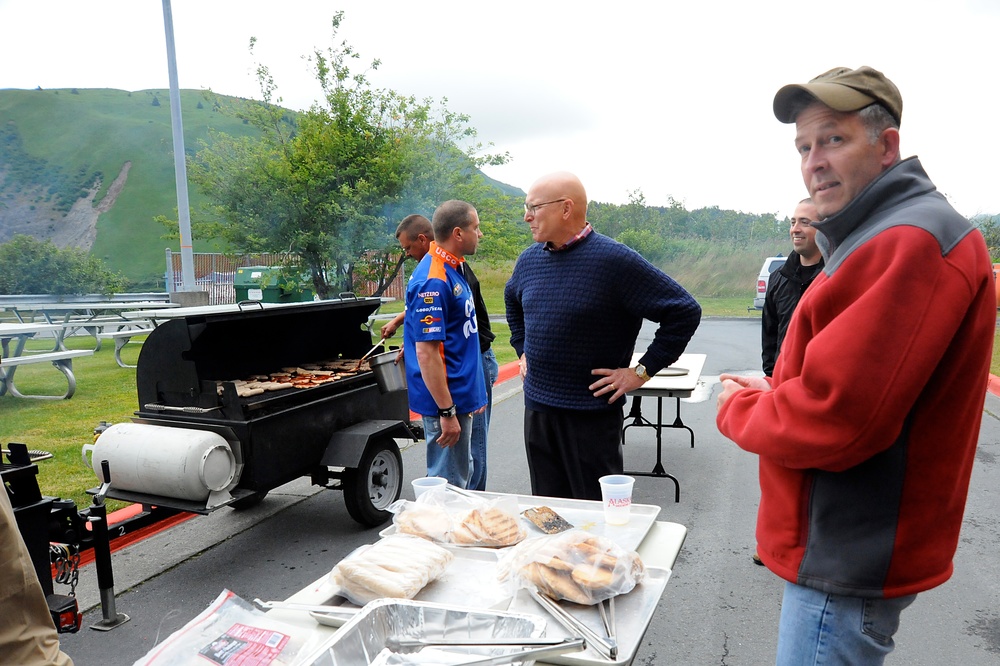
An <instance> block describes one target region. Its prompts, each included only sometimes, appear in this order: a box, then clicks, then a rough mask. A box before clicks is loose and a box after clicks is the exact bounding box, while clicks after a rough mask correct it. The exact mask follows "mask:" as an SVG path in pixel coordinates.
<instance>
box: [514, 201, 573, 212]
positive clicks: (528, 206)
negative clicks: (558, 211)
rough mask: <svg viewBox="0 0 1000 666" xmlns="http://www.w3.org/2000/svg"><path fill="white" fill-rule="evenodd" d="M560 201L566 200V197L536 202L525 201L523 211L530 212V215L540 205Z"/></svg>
mask: <svg viewBox="0 0 1000 666" xmlns="http://www.w3.org/2000/svg"><path fill="white" fill-rule="evenodd" d="M560 201H566V199H565V198H563V199H553V200H552V201H544V202H542V203H537V204H530V203H525V204H524V212H525V214H528V213H530V214H531V215H534V214H535V211H536V210H538V209H539V208H541V207H542V206H548V205H549V204H554V203H559V202H560Z"/></svg>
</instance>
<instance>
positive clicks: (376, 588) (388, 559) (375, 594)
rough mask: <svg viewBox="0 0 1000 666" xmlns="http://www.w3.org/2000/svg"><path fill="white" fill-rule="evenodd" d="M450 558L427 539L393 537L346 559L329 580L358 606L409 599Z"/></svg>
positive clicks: (449, 554) (332, 572) (435, 576)
mask: <svg viewBox="0 0 1000 666" xmlns="http://www.w3.org/2000/svg"><path fill="white" fill-rule="evenodd" d="M453 558H454V556H453V555H452V554H451V553H450V552H449V551H448V550H446V549H444V548H442V547H441V546H438V545H437V544H434V543H431V542H430V541H427V540H426V539H420V538H417V537H413V536H407V535H393V536H388V537H385V538H384V539H381V540H379V541H377V542H376V543H375V544H373V545H371V546H367V547H363V548H359V549H358V550H356V551H354V552H353V553H351V554H350V555H348V556H347V557H345V558H344V559H343V560H341V561H340V562H339V563H338V564H337V566H335V567H334V568H333V571H331V572H330V580H331V581H332V582H333V583H334V584H335V585H337V587H338V589H339V593H340V594H341V595H342V596H344V597H346V598H347V599H349V600H350V601H352V602H353V603H355V604H357V605H359V606H364V605H365V604H367V603H368V602H370V601H374V600H376V599H382V598H386V597H390V598H394V599H412V598H413V597H415V596H416V595H417V593H418V592H420V590H422V589H423V588H424V586H426V585H427V584H428V583H430V582H431V581H433V580H435V579H436V578H437V577H438V576H440V575H441V574H442V573H443V572H444V570H445V568H446V567H447V566H448V563H449V562H451V560H452V559H453Z"/></svg>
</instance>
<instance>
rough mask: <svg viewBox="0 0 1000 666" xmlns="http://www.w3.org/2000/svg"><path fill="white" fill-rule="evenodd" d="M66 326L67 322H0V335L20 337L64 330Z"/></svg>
mask: <svg viewBox="0 0 1000 666" xmlns="http://www.w3.org/2000/svg"><path fill="white" fill-rule="evenodd" d="M67 326H69V324H49V323H45V322H38V323H35V322H29V323H27V324H15V323H10V324H7V323H0V337H4V338H7V337H21V336H23V335H26V336H28V337H31V336H32V335H34V334H35V333H46V332H48V331H64V330H66V328H67Z"/></svg>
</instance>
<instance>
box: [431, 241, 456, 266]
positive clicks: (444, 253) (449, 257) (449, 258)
mask: <svg viewBox="0 0 1000 666" xmlns="http://www.w3.org/2000/svg"><path fill="white" fill-rule="evenodd" d="M431 247H433V248H434V254H435V255H436V256H438V257H441V258H442V259H444V260H445V261H446V262H448V263H449V264H451V267H452V268H456V269H457V268H458V265H459V263H461V262H460V261H459V259H458V257H456V256H455V255H453V254H452V253H451V252H449V251H448V250H445V249H444V248H443V247H441V246H440V245H438V244H437V243H435V244H434V245H432V246H431Z"/></svg>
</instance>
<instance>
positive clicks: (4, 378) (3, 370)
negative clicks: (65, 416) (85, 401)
mask: <svg viewBox="0 0 1000 666" xmlns="http://www.w3.org/2000/svg"><path fill="white" fill-rule="evenodd" d="M93 354H94V350H92V349H70V350H64V351H53V352H46V353H44V354H26V355H23V356H12V357H10V358H4V359H2V360H0V395H4V394H5V393H8V392H9V393H10V394H11V395H12V396H14V397H17V398H37V399H39V400H68V399H70V398H72V397H73V394H74V393H76V377H75V376H74V375H73V359H74V358H77V357H79V356H93ZM33 363H51V364H52V365H53V366H54V367H56V368H57V369H58V370H59V371H60V372H61V373H63V374H64V375H65V376H66V381H67V384H68V385H67V388H66V393H64V394H63V395H35V394H24V393H21V392H20V391H18V390H17V387H16V386H15V385H14V371H15V370H17V369H18V368H19V367H20V366H22V365H31V364H33Z"/></svg>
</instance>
